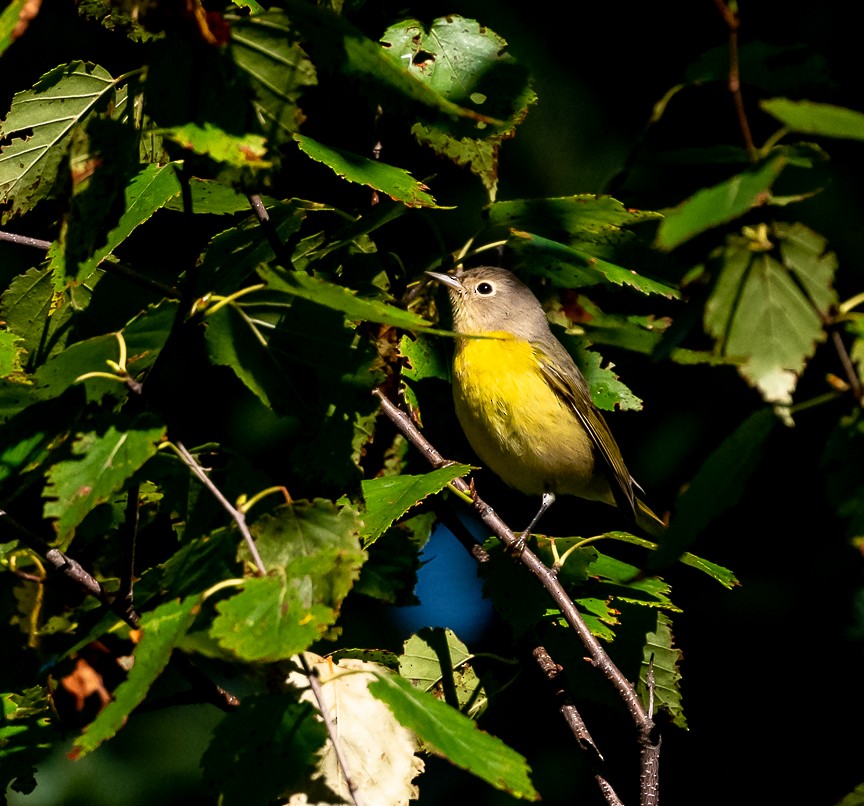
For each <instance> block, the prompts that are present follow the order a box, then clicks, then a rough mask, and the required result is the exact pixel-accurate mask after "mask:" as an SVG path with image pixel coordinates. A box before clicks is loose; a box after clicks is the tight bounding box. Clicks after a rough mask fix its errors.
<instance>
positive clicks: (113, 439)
mask: <svg viewBox="0 0 864 806" xmlns="http://www.w3.org/2000/svg"><path fill="white" fill-rule="evenodd" d="M164 436H165V426H164V425H162V424H154V423H153V421H152V419H150V418H142V419H139V420H136V421H134V422H133V423H131V424H130V425H129V427H128V428H126V429H123V430H118V429H116V428H115V427H114V426H113V425H111V426H109V427H108V428H107V429H106V430H105V431H104V432H103V433H99V432H96V431H88V432H86V433H83V434H81V435H80V436H79V437H78V439H77V440H76V441H75V443H74V445H73V446H72V453H73V458H72V459H68V460H66V461H63V462H59V463H58V464H56V465H54V466H53V467H52V468H51V469H50V470H49V471H48V474H47V475H48V484H47V485H46V487H45V490H44V497H45V498H47V499H48V501H47V502H46V503H45V516H46V517H48V518H56V524H55V528H56V530H57V538H58V540H59V541H60V543H61V545H64V546H65V545H66V544H68V542H69V540H70V539H71V538H72V535H73V534H74V532H75V527H76V526H78V525H79V524H80V523H81V521H82V520H84V518H85V517H86V516H87V514H88V513H89V512H91V511H92V510H93V509H94V508H95V507H97V506H98V505H99V504H102V503H105V502H106V501H107V500H108V499H109V497H110V496H111V495H112V494H113V493H115V492H116V491H117V490H120V489H122V487H123V485H124V483H125V482H126V481H127V480H128V479H129V477H130V476H131V475H132V474H133V473H134V472H135V471H136V470H138V468H140V467H141V466H142V465H143V464H144V463H145V462H146V461H147V460H148V459H149V458H150V457H151V456H153V454H155V453H156V450H157V447H158V445H159V443H160V442H161V441H162V439H163V438H164Z"/></svg>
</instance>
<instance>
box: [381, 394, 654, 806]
mask: <svg viewBox="0 0 864 806" xmlns="http://www.w3.org/2000/svg"><path fill="white" fill-rule="evenodd" d="M373 394H374V395H375V396H376V397H378V399H379V400H380V401H381V408H382V410H383V411H384V413H385V414H386V415H387V417H388V418H389V419H390V420H391V421H392V422H393V424H394V425H395V426H396V428H398V429H399V431H400V432H401V433H402V435H403V436H404V437H405V438H406V439H407V440H408V441H409V442H410V443H411V444H412V445H413V446H414V447H415V448H416V449H417V450H419V451H420V453H422V454H423V455H424V456H425V457H426V460H427V461H428V462H429V463H430V464H431V465H432V466H433V467H436V468H437V467H442V466H444V465H446V464H448V461H447V460H446V459H445V458H444V457H443V456H442V455H441V454H440V453H439V452H438V451H437V450H436V449H435V447H434V446H433V445H432V444H431V443H430V442H429V441H428V440H427V439H426V438H425V437H424V436H423V434H422V433H421V432H420V429H419V428H417V426H416V425H415V424H414V422H413V421H412V420H411V418H410V417H409V416H408V415H407V414H405V412H403V411H402V410H401V409H400V408H399V407H398V406H396V405H395V404H394V403H393V402H392V401H391V400H390V399H389V398H388V397H387V396H386V395H385V394H384V392H383V390H382V389H381V388H375V389H374V390H373ZM453 486H454V487H455V488H456V489H457V490H459V491H460V492H463V493H465V494H467V495H469V496H471V498H472V499H473V501H474V508H475V509H476V510H477V513H478V515H479V516H480V518H481V520H482V521H483V523H484V524H485V525H486V526H487V527H489V529H491V530H492V532H493V533H494V534H495V535H497V537H498V538H500V540H501V541H502V542H503V543H504V545H506V546H508V547H510V548H515V547H516V545H517V544H518V540H517V538H516V536H515V535H514V534H513V532H512V531H511V529H510V527H509V526H507V524H506V523H504V521H503V520H501V518H500V517H499V516H498V515H497V514H496V513H495V511H494V510H493V509H492V507H490V506H489V505H488V504H487V503H486V502H485V501H483V499H482V498H480V496H479V495H477V493H476V492H475V491H474V490H472V488H471V487H469V485H468V484H467V483H466V482H465V481H464V480H462V479H456V480H455V481H453ZM514 556H515V555H514ZM518 559H519V561H520V562H522V564H523V565H525V566H527V568H528V569H529V570H530V571H531V573H533V574H534V575H535V576H536V577H537V578H538V580H539V581H540V584H541V585H543V587H544V588H545V589H546V591H547V593H548V594H549V595H550V596H551V597H552V599H553V600H554V602H555V604H556V606H557V607H558V608H559V610H560V611H561V613H562V614H563V616H564V618H565V619H566V620H567V623H568V624H570V626H571V627H572V628H573V629H574V630H575V631H576V634H577V635H578V636H579V639H580V640H581V641H582V644H583V645H584V647H585V649H586V650H587V651H588V654H589V656H590V663H591V665H592V666H594V667H595V668H596V669H598V670H599V671H600V672H601V673H602V674H603V675H604V676H605V677H606V679H607V680H609V682H610V683H611V684H612V686H613V687H614V688H615V690H616V691H617V692H618V696H619V697H620V698H621V700H622V701H623V702H624V705H625V707H626V708H627V711H628V712H629V713H630V717H631V719H632V720H633V722H634V724H635V725H636V728H637V731H638V734H639V742H640V745H641V747H642V773H641V776H640V781H641V783H642V799H641V802H642V804H643V806H648V804H653V803H656V802H657V791H658V789H657V775H656V773H657V769H658V765H659V760H660V756H659V748H660V742H659V739H657V738H656V737H655V736H654V722H653V720H652V719H651V717H650V716H649V715H648V713H647V712H646V710H645V708H644V707H643V706H642V703H641V702H640V701H639V697H638V696H637V694H636V690H635V689H634V687H633V685H632V684H631V683H630V681H629V680H628V679H627V678H626V677H625V676H624V674H623V673H622V672H621V670H620V669H619V668H618V667H617V666H616V665H615V663H614V661H613V660H612V658H610V657H609V655H608V653H607V652H606V650H605V649H603V647H602V646H601V645H600V642H599V641H598V640H597V638H595V636H594V635H593V634H592V633H591V631H590V630H589V629H588V625H587V624H586V623H585V621H584V619H583V618H582V616H581V614H580V613H579V611H578V609H577V608H576V605H575V604H573V600H572V599H570V597H569V596H568V595H567V592H566V591H565V590H564V588H563V587H562V586H561V583H560V582H559V581H558V578H557V576H556V575H555V574H554V573H553V572H552V571H551V570H550V569H549V568H547V567H546V566H545V565H544V564H543V563H542V562H541V560H540V559H539V558H538V557H537V555H536V554H534V552H532V551H531V550H530V549H528V548H526V549H524V551H522V553H521V554H519V555H518Z"/></svg>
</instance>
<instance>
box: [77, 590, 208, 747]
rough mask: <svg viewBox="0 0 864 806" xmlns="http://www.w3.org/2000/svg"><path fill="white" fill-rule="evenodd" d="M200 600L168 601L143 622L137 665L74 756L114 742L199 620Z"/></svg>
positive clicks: (89, 730)
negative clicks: (172, 653) (190, 629)
mask: <svg viewBox="0 0 864 806" xmlns="http://www.w3.org/2000/svg"><path fill="white" fill-rule="evenodd" d="M199 609H200V598H199V597H197V596H191V597H189V598H187V599H183V600H181V601H173V602H166V603H165V604H163V605H160V606H159V607H157V608H156V609H155V610H154V611H153V612H151V613H147V614H145V615H144V617H143V618H142V620H141V640H140V642H139V644H138V646H137V647H135V652H134V659H135V662H134V664H133V665H132V668H131V669H130V670H129V676H128V677H127V678H126V680H125V681H123V682H122V683H121V684H120V685H119V686H118V687H117V689H116V690H115V691H114V699H113V700H112V701H111V702H109V703H108V705H106V706H105V708H103V709H102V710H101V711H100V712H99V715H98V716H97V717H96V719H94V720H93V722H91V723H90V725H88V726H87V730H86V731H85V732H84V733H82V734H81V735H80V736H79V737H78V738H77V739H75V742H74V743H73V747H72V752H71V753H70V756H71V757H72V758H75V759H80V758H83V757H84V756H86V755H87V754H88V753H90V752H91V751H93V750H95V749H96V748H97V747H99V745H101V744H102V743H103V742H104V741H106V740H108V739H110V738H111V737H112V736H114V734H116V733H117V731H118V730H120V728H121V727H123V725H124V724H125V723H126V720H127V719H128V717H129V714H131V713H132V711H133V710H134V709H135V708H137V707H138V706H139V705H140V704H141V703H142V702H143V701H144V698H145V697H146V696H147V692H148V691H149V689H150V687H151V686H152V685H153V683H154V682H155V681H156V678H158V677H159V675H160V674H161V673H162V670H163V669H164V668H165V667H166V666H167V665H168V661H169V660H170V658H171V652H172V650H173V649H174V647H175V646H176V645H177V643H178V642H179V641H180V639H181V638H182V637H183V635H184V634H185V633H186V631H187V630H188V629H189V627H191V626H192V622H193V621H194V620H195V616H196V615H197V613H198V610H199Z"/></svg>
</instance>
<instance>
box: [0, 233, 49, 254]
mask: <svg viewBox="0 0 864 806" xmlns="http://www.w3.org/2000/svg"><path fill="white" fill-rule="evenodd" d="M0 241H9V242H10V243H15V244H19V245H20V246H32V247H34V248H35V249H42V250H43V251H45V250H47V249H49V248H50V246H51V241H43V240H42V239H41V238H31V237H30V236H29V235H16V234H15V233H14V232H3V231H2V230H0Z"/></svg>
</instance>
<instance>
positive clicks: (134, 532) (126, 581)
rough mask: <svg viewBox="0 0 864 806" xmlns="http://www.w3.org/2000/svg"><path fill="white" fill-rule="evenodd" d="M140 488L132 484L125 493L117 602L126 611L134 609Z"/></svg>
mask: <svg viewBox="0 0 864 806" xmlns="http://www.w3.org/2000/svg"><path fill="white" fill-rule="evenodd" d="M139 490H140V487H139V485H137V484H133V485H131V486H130V487H129V490H128V491H127V493H126V516H125V520H124V523H123V566H122V568H121V569H120V590H119V591H118V592H117V600H118V602H120V603H121V604H122V605H123V606H124V607H126V609H127V611H131V610H132V609H133V607H134V604H133V603H134V593H133V587H134V584H135V583H134V580H135V542H136V540H137V538H138V513H139V501H138V493H139Z"/></svg>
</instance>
